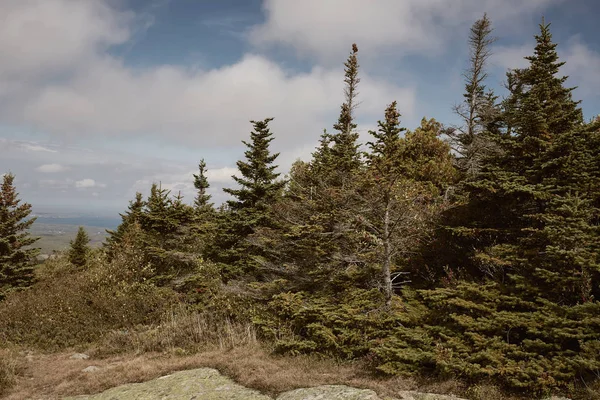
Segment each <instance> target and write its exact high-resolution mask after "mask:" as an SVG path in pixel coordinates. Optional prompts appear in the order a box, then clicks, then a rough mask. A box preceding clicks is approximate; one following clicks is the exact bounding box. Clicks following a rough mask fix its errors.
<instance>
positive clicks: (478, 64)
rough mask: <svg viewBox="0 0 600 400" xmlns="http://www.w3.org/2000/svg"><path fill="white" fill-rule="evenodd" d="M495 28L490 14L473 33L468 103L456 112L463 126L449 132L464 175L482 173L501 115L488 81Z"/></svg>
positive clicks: (470, 45) (467, 88) (467, 92)
mask: <svg viewBox="0 0 600 400" xmlns="http://www.w3.org/2000/svg"><path fill="white" fill-rule="evenodd" d="M492 32H493V29H492V24H491V21H490V20H489V18H488V16H487V14H484V15H483V17H482V18H481V19H479V20H477V21H476V22H475V23H474V24H473V26H472V27H471V30H470V32H469V50H470V57H469V68H468V69H467V70H466V71H465V73H464V75H463V76H464V78H465V80H466V83H465V93H464V94H463V97H464V101H463V102H462V103H461V104H459V105H458V106H456V107H455V108H454V111H455V113H456V114H457V115H458V116H459V117H460V118H461V119H462V120H463V126H462V127H460V128H458V129H451V130H449V134H450V139H451V141H452V143H453V145H454V146H453V147H454V150H455V151H456V152H457V154H458V157H457V165H458V167H459V168H460V170H461V171H462V172H463V173H464V174H468V175H472V174H475V173H477V172H478V171H479V169H480V167H481V162H482V158H483V157H485V155H486V153H488V152H490V151H492V149H493V143H492V142H491V141H490V140H489V139H488V138H487V137H486V130H488V129H489V128H490V125H491V124H493V123H494V122H495V120H496V119H497V116H498V114H499V110H498V108H497V106H496V99H497V97H496V96H495V95H494V93H493V92H492V91H491V90H486V87H485V80H486V79H487V77H488V73H487V71H486V64H487V61H488V59H489V58H490V56H491V54H492V53H491V50H490V46H491V45H492V44H493V43H494V42H495V41H496V38H495V37H492V36H491V35H492Z"/></svg>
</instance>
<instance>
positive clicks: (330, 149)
mask: <svg viewBox="0 0 600 400" xmlns="http://www.w3.org/2000/svg"><path fill="white" fill-rule="evenodd" d="M357 55H358V47H357V46H356V44H353V45H352V51H351V53H350V56H349V57H348V59H347V60H346V62H345V63H344V84H345V86H344V102H343V103H342V105H341V107H340V115H339V118H338V122H337V123H336V124H334V125H333V129H334V130H335V131H336V132H335V133H333V134H327V133H325V134H324V135H323V136H322V140H321V146H320V148H319V149H317V153H316V154H317V155H318V156H320V157H315V160H314V165H315V166H316V167H323V168H324V169H325V170H324V172H325V173H326V174H327V177H328V178H329V180H331V183H332V184H334V185H340V184H343V183H344V182H346V181H348V180H351V179H352V177H351V175H352V173H355V172H356V171H357V170H358V169H359V168H360V167H361V166H362V160H361V153H360V151H359V147H360V146H359V144H358V143H357V141H358V136H359V134H358V132H357V131H356V127H357V125H356V122H355V118H354V111H355V110H356V108H357V107H358V103H357V101H356V97H357V96H358V84H359V83H360V78H359V77H358V71H359V64H358V56H357ZM327 155H329V157H327ZM321 179H322V178H321Z"/></svg>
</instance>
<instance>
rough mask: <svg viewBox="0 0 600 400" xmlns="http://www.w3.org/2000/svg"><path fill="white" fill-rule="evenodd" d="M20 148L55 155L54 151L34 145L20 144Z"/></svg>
mask: <svg viewBox="0 0 600 400" xmlns="http://www.w3.org/2000/svg"><path fill="white" fill-rule="evenodd" d="M21 148H22V149H23V150H26V151H35V152H40V151H42V152H48V153H56V150H53V149H49V148H48V147H44V146H41V145H39V144H35V143H21Z"/></svg>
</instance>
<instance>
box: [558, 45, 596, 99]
mask: <svg viewBox="0 0 600 400" xmlns="http://www.w3.org/2000/svg"><path fill="white" fill-rule="evenodd" d="M564 61H566V64H565V66H564V67H563V70H562V72H563V73H565V74H566V75H569V76H570V77H571V80H570V82H572V81H573V80H575V81H577V82H580V84H579V88H578V89H577V92H578V93H580V94H582V95H584V96H597V93H598V91H599V90H600V74H598V71H600V53H599V52H597V51H593V50H591V49H590V48H589V47H588V46H587V45H586V44H585V43H583V42H582V41H581V38H580V37H578V36H574V37H572V38H571V39H570V40H569V42H568V43H567V48H566V50H565V51H564Z"/></svg>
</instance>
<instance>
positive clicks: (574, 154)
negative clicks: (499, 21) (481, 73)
mask: <svg viewBox="0 0 600 400" xmlns="http://www.w3.org/2000/svg"><path fill="white" fill-rule="evenodd" d="M540 31H541V33H540V34H539V35H537V36H536V41H537V45H536V47H535V53H534V55H533V56H531V57H527V59H528V60H529V61H530V65H529V67H528V68H525V69H522V70H516V71H512V72H510V73H509V74H508V83H509V84H508V87H509V89H510V91H511V93H510V95H509V97H508V98H507V99H506V101H505V102H504V104H503V107H504V115H503V120H504V122H505V129H504V131H500V132H496V133H495V134H494V135H492V136H491V137H492V138H493V139H494V140H495V141H496V143H497V144H498V147H499V149H500V151H499V152H496V153H494V154H492V155H489V156H487V157H486V158H485V159H484V162H483V163H482V168H481V171H480V173H479V174H477V175H475V176H472V177H470V178H469V179H467V180H466V182H465V183H464V186H463V187H464V189H466V194H467V195H468V196H467V201H466V202H465V206H464V207H460V208H458V209H455V210H453V213H454V214H455V215H457V216H458V218H457V220H458V221H460V223H458V224H456V225H455V226H454V227H453V228H452V229H451V232H452V234H453V235H454V239H455V246H456V249H457V251H456V254H460V255H461V256H456V257H455V258H454V259H453V263H452V264H451V265H450V268H449V269H448V270H447V276H446V277H445V279H441V280H440V283H442V284H443V285H444V286H445V287H442V288H436V289H433V290H429V291H423V292H421V296H422V298H423V300H424V302H425V304H426V305H427V306H428V307H429V310H430V312H429V314H428V315H427V316H425V317H424V320H425V323H426V329H425V331H427V333H426V334H424V335H423V336H424V337H426V339H424V340H423V341H422V342H421V343H435V346H436V348H437V349H434V348H433V347H430V348H429V350H431V351H432V353H431V354H432V356H433V357H432V358H431V360H433V361H432V362H433V364H434V365H436V367H437V368H438V369H439V370H441V371H446V372H447V371H452V372H453V373H457V374H466V375H467V376H471V377H488V378H492V379H498V380H499V381H500V382H501V383H502V384H503V385H505V386H507V387H511V388H513V389H518V390H523V389H524V388H527V389H528V390H532V391H540V392H541V391H543V390H548V388H555V387H566V386H567V385H569V384H571V383H572V382H573V381H574V380H575V379H581V378H582V379H589V377H590V376H592V375H593V374H594V371H596V370H597V368H598V366H599V365H600V358H599V357H598V355H597V352H595V351H593V350H591V349H597V348H599V346H600V334H598V330H597V324H596V323H595V322H594V318H596V317H595V316H596V315H597V313H598V310H599V309H600V303H598V302H596V301H595V300H594V299H595V298H596V295H598V289H597V283H596V280H597V279H598V277H599V275H598V272H599V265H598V257H599V252H598V245H597V243H598V242H599V240H598V239H599V238H600V236H599V230H598V208H597V204H598V203H597V199H598V197H597V194H598V190H597V189H596V188H597V187H598V183H600V182H599V181H598V176H600V174H599V172H598V171H599V170H598V162H597V161H594V159H595V158H597V154H598V153H597V151H598V147H597V146H598V144H597V143H598V141H597V139H594V138H595V136H596V134H594V129H597V127H596V128H595V127H594V126H593V124H591V126H586V125H584V124H583V123H582V117H581V110H580V109H579V108H578V106H577V104H578V102H575V101H573V99H572V95H571V92H572V88H567V87H565V86H564V83H565V80H566V77H559V76H558V72H559V67H560V66H562V65H563V63H561V62H559V60H558V56H557V53H556V50H555V48H556V44H554V43H552V41H551V35H550V32H549V28H548V25H546V24H542V25H541V26H540ZM594 153H595V154H596V157H594V156H592V154H594ZM578 178H580V180H581V183H580V182H579V181H578ZM465 256H466V257H465ZM459 268H463V269H462V270H460V269H459ZM428 326H431V327H433V326H435V327H433V328H427V327H428ZM427 335H430V336H429V337H427ZM426 348H427V346H423V348H421V351H425V350H426ZM429 350H427V351H429ZM439 351H443V352H444V354H446V355H447V356H446V357H443V358H438V357H437V356H436V355H435V354H439V353H437V352H439ZM402 354H404V355H399V357H401V358H402V357H405V356H406V353H402ZM500 371H501V372H500Z"/></svg>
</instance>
